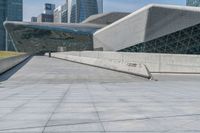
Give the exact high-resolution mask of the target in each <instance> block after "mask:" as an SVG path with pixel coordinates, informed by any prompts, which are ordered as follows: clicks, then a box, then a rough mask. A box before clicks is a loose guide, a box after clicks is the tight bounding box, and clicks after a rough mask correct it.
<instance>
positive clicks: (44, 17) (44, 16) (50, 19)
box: [37, 13, 54, 23]
mask: <svg viewBox="0 0 200 133" xmlns="http://www.w3.org/2000/svg"><path fill="white" fill-rule="evenodd" d="M53 18H54V17H53V14H52V15H50V14H44V13H42V14H40V15H39V16H38V17H37V22H39V23H41V22H49V23H52V22H53V21H54V19H53Z"/></svg>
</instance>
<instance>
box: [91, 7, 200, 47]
mask: <svg viewBox="0 0 200 133" xmlns="http://www.w3.org/2000/svg"><path fill="white" fill-rule="evenodd" d="M199 23H200V9H199V8H195V7H185V6H172V5H157V4H153V5H148V6H146V7H144V8H142V9H140V10H138V11H136V12H134V13H132V14H130V15H128V16H127V17H124V18H122V19H120V20H119V21H116V22H115V23H113V24H111V25H109V26H107V27H104V28H103V29H101V30H98V31H97V32H96V33H94V44H95V46H94V47H95V48H100V47H102V48H103V50H106V51H118V50H121V49H124V48H126V47H130V46H131V45H136V44H139V43H142V42H147V41H150V40H153V39H156V38H159V37H162V36H165V35H167V34H171V33H174V32H176V31H180V30H183V29H185V28H188V27H191V26H194V25H196V24H199ZM113 33H117V34H113Z"/></svg>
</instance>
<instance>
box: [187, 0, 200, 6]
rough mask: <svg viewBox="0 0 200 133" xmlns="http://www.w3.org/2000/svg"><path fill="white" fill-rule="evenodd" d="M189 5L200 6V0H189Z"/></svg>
mask: <svg viewBox="0 0 200 133" xmlns="http://www.w3.org/2000/svg"><path fill="white" fill-rule="evenodd" d="M187 6H197V7H200V0H187Z"/></svg>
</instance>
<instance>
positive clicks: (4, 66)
mask: <svg viewBox="0 0 200 133" xmlns="http://www.w3.org/2000/svg"><path fill="white" fill-rule="evenodd" d="M29 56H30V55H27V54H26V55H19V56H14V57H10V58H5V59H0V74H2V73H4V72H6V71H8V70H9V69H11V68H12V67H14V66H16V65H17V64H19V63H21V62H22V61H24V60H25V59H27V58H28V57H29Z"/></svg>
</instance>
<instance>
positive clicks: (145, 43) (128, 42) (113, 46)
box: [5, 4, 200, 54]
mask: <svg viewBox="0 0 200 133" xmlns="http://www.w3.org/2000/svg"><path fill="white" fill-rule="evenodd" d="M5 27H6V28H7V31H8V32H9V33H10V35H11V37H12V38H13V41H14V42H15V43H16V46H17V47H18V48H19V49H21V48H22V47H23V46H26V45H30V47H33V49H34V50H35V51H38V50H43V51H44V49H46V47H51V48H49V49H48V50H51V51H56V50H57V48H58V47H67V48H66V49H67V51H72V50H74V51H82V50H97V51H121V52H147V53H169V54H200V37H199V36H200V8H197V7H186V6H175V5H159V4H152V5H147V6H145V7H143V8H142V9H139V10H137V11H135V12H133V13H132V14H128V13H107V14H100V15H94V16H91V17H89V18H88V19H87V20H85V21H84V22H83V23H79V24H56V25H55V24H54V25H50V24H37V23H16V22H6V23H5ZM30 28H31V30H30ZM19 29H20V30H19ZM33 29H34V30H33ZM44 30H46V31H47V33H44ZM35 31H37V32H35ZM46 31H45V32H46ZM22 32H24V34H26V33H28V32H30V34H31V36H30V37H29V38H28V39H26V40H23V41H20V39H22V36H21V34H22ZM40 32H43V33H44V34H43V35H44V36H45V37H44V36H43V37H41V36H40V35H39V34H40ZM52 34H53V36H52ZM75 34H76V35H75ZM32 35H33V36H32ZM63 35H64V36H63ZM77 35H78V37H75V36H77ZM34 36H39V38H37V37H36V39H35V37H34ZM55 36H57V37H55ZM80 36H81V37H80ZM69 37H70V38H69ZM81 38H82V39H81ZM70 39H72V41H71V40H70ZM35 40H37V44H35V42H36V41H35ZM24 42H25V43H24ZM33 42H34V43H33ZM52 42H53V43H52ZM55 44H59V45H55ZM34 45H39V47H38V48H37V49H35V47H34ZM43 45H45V46H43ZM20 51H27V49H22V50H20ZM29 51H31V49H30V50H29Z"/></svg>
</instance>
